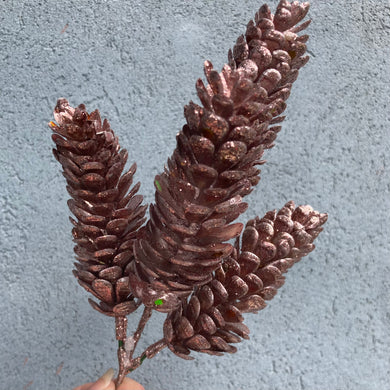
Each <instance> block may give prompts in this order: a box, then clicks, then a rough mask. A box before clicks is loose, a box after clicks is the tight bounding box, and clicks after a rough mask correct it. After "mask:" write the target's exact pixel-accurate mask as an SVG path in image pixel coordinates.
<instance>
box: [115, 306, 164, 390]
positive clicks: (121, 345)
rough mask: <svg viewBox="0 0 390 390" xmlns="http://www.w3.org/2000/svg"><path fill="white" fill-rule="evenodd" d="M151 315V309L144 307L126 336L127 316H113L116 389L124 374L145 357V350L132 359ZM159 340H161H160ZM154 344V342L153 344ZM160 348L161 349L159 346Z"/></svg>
mask: <svg viewBox="0 0 390 390" xmlns="http://www.w3.org/2000/svg"><path fill="white" fill-rule="evenodd" d="M151 315H152V309H151V308H149V307H145V308H144V311H143V313H142V316H141V318H140V320H139V323H138V326H137V329H136V331H135V332H134V334H133V335H132V336H131V337H127V318H126V317H124V316H118V317H115V334H116V339H117V340H118V364H119V371H118V376H117V378H116V380H115V388H116V389H118V388H119V386H120V384H121V383H122V382H123V379H124V378H125V376H126V374H127V373H129V372H131V371H133V370H135V369H136V368H137V367H139V366H140V365H141V364H142V362H143V360H144V359H145V358H146V351H147V350H146V351H145V352H144V353H143V354H142V355H141V356H139V357H137V358H135V359H133V355H134V351H135V348H136V347H137V344H138V341H139V339H140V337H141V335H142V332H143V330H144V328H145V325H146V323H147V322H148V321H149V319H150V317H151ZM160 342H161V340H160ZM153 345H154V344H153ZM159 347H161V346H160V345H158V346H157V348H159ZM161 349H163V348H162V347H161Z"/></svg>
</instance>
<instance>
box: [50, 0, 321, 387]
mask: <svg viewBox="0 0 390 390" xmlns="http://www.w3.org/2000/svg"><path fill="white" fill-rule="evenodd" d="M308 9H309V4H308V3H299V2H298V1H294V2H292V3H290V2H288V1H286V0H282V1H280V3H279V5H278V7H277V10H276V13H275V15H273V14H272V13H271V11H270V9H269V7H268V6H267V5H264V6H262V7H261V8H260V9H259V11H258V12H257V13H256V15H255V18H254V20H252V21H250V22H249V23H248V25H247V29H246V32H245V34H244V35H242V36H240V37H239V38H238V39H237V42H236V44H235V46H234V48H233V50H230V51H229V54H228V64H227V65H225V66H224V67H223V69H222V72H220V73H219V72H217V71H216V70H214V69H213V66H212V64H211V63H210V62H209V61H206V62H205V65H204V72H205V76H206V79H207V82H208V84H207V85H205V84H204V83H203V82H202V80H200V79H199V80H198V81H197V83H196V91H197V95H198V97H199V99H200V102H201V104H202V105H201V106H200V105H197V104H195V103H194V102H190V103H189V104H188V105H187V106H186V107H185V108H184V115H185V118H186V124H185V125H184V127H183V129H182V131H180V132H179V134H178V135H177V146H176V149H175V150H174V152H173V154H172V156H171V157H170V158H169V159H168V161H167V165H166V167H165V169H164V172H162V173H161V174H160V175H157V176H156V178H155V181H154V184H155V188H156V192H155V203H154V204H152V205H151V206H150V218H149V220H148V221H147V223H146V224H145V225H144V222H145V220H146V218H145V217H144V215H145V211H146V206H145V205H142V196H141V195H137V192H138V189H139V183H137V184H135V185H134V186H133V187H132V188H130V187H131V185H132V181H133V175H134V173H135V171H136V165H135V164H133V165H132V166H131V167H130V169H129V170H128V171H127V172H126V173H122V172H123V170H124V167H125V164H126V161H127V152H126V150H124V149H121V148H120V146H119V143H118V139H117V137H116V136H115V135H114V133H113V131H112V130H111V128H110V125H109V124H108V122H107V120H104V121H103V123H102V122H101V119H100V115H99V112H98V111H97V110H96V111H94V112H92V113H90V114H88V112H87V111H86V109H85V106H84V105H80V106H78V107H77V108H73V107H71V106H70V105H69V103H68V102H67V100H65V99H60V100H58V102H57V106H56V107H55V110H54V117H55V120H56V122H57V124H55V123H54V122H51V123H50V124H49V126H50V127H51V128H52V130H53V132H54V134H53V141H54V142H55V144H56V148H55V149H54V155H55V157H56V159H57V160H58V161H59V162H60V163H61V165H62V167H63V174H64V176H65V178H66V181H67V184H68V186H67V189H68V192H69V194H70V196H71V197H72V199H71V200H69V202H68V205H69V208H70V210H71V212H72V213H73V214H74V216H75V217H76V219H73V218H71V222H72V224H73V226H74V227H73V230H72V233H73V238H74V241H75V243H76V246H75V253H76V259H77V263H75V267H76V269H75V270H74V274H75V276H76V277H77V279H78V281H79V283H80V284H81V286H83V287H84V288H85V289H86V290H87V291H88V292H90V293H92V294H93V295H94V296H95V297H96V298H97V299H98V301H99V302H95V301H93V300H90V303H91V305H92V307H93V308H94V309H96V310H98V311H99V312H101V313H103V314H105V315H108V316H111V317H115V324H116V327H115V329H116V338H117V340H118V360H119V373H118V377H117V380H116V385H117V388H118V387H119V385H120V384H121V382H122V380H123V378H124V376H125V375H126V374H127V373H129V372H131V371H133V370H134V369H136V368H137V367H138V366H139V365H140V364H142V362H143V361H144V360H145V359H146V358H152V357H153V356H155V355H156V354H157V353H158V352H159V351H161V350H162V349H163V348H165V347H166V346H167V347H168V348H169V349H170V350H171V351H172V352H174V353H175V354H176V355H178V356H180V357H182V358H184V359H192V356H191V355H190V353H191V351H197V352H204V353H208V354H211V355H222V354H223V353H225V352H227V353H234V352H235V351H236V347H235V346H234V345H232V344H235V343H238V342H240V341H242V339H248V338H249V329H248V327H247V326H246V325H245V324H244V323H243V320H244V318H243V314H244V313H256V312H258V311H259V310H262V309H263V308H264V307H265V306H266V301H267V300H270V299H272V298H273V297H274V296H275V294H276V292H277V290H278V289H279V288H280V287H281V286H282V285H283V284H284V274H285V273H286V272H287V270H288V269H289V268H290V267H291V266H292V265H293V264H295V263H296V262H298V261H299V260H300V259H301V258H302V257H304V256H305V255H307V254H308V253H309V252H311V251H312V250H313V249H314V245H313V241H314V239H315V238H316V237H317V236H318V234H319V233H320V232H321V230H322V226H323V224H324V223H325V222H326V219H327V215H326V214H321V213H319V212H317V211H314V210H313V208H311V207H310V206H299V207H296V206H295V205H294V203H293V202H288V203H287V204H286V205H285V206H284V207H282V208H281V209H280V210H279V211H277V210H274V211H270V212H268V213H266V214H265V216H264V217H263V218H261V219H260V218H259V217H256V218H254V219H252V220H250V221H248V223H247V224H246V226H245V228H244V226H243V224H241V223H235V222H234V221H235V219H237V217H238V216H239V215H240V214H242V213H243V212H244V211H246V209H247V207H248V205H247V203H245V202H244V201H243V197H244V196H246V195H248V194H249V193H250V192H251V191H252V189H253V186H255V185H256V184H257V183H258V182H259V180H260V177H259V174H260V169H259V168H258V166H259V165H262V164H263V163H264V162H265V161H264V160H262V156H263V152H264V150H266V149H270V148H272V147H273V146H274V141H275V139H276V137H277V134H278V133H279V131H280V130H281V126H280V122H282V121H283V119H284V117H283V116H282V115H281V114H282V113H283V111H284V109H285V107H286V100H287V99H288V97H289V95H290V91H291V88H292V84H293V82H294V81H295V80H296V79H297V77H298V70H299V69H300V68H301V67H302V66H303V65H305V64H306V62H307V61H308V56H306V55H305V52H306V45H305V43H306V41H307V39H308V36H307V35H298V33H300V32H301V31H303V30H304V29H305V28H306V27H307V26H308V25H309V23H310V21H306V22H303V23H301V21H302V20H303V18H304V17H305V16H306V14H307V12H308ZM299 23H301V24H299ZM241 233H242V234H241ZM240 235H241V237H240ZM232 239H235V243H234V245H233V244H231V243H229V242H228V241H230V240H232ZM141 304H142V305H143V306H144V311H143V314H142V316H141V319H140V322H139V324H138V327H137V329H136V331H135V333H134V334H133V335H132V336H131V337H128V336H127V318H126V316H127V315H128V314H130V313H132V312H133V311H135V310H136V309H137V308H138V307H139V306H140V305H141ZM153 310H158V311H160V312H164V313H167V318H166V320H165V322H164V326H163V337H162V339H161V340H158V341H157V342H155V343H153V344H152V345H150V346H149V347H148V348H147V349H146V350H145V351H144V352H143V353H142V354H141V355H140V356H138V357H136V358H134V357H133V354H134V350H135V348H136V346H137V343H138V341H139V338H140V337H141V334H142V332H143V329H144V327H145V324H146V323H147V321H148V320H149V318H150V316H151V315H152V312H153Z"/></svg>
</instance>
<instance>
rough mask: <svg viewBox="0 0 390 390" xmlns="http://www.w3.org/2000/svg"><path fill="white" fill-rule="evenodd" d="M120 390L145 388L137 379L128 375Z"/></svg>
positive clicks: (142, 389) (143, 389)
mask: <svg viewBox="0 0 390 390" xmlns="http://www.w3.org/2000/svg"><path fill="white" fill-rule="evenodd" d="M118 390H145V388H144V387H143V386H142V385H141V384H140V383H138V382H136V381H135V380H133V379H130V378H127V377H126V378H125V379H124V380H123V382H122V384H121V385H120V386H119V389H118Z"/></svg>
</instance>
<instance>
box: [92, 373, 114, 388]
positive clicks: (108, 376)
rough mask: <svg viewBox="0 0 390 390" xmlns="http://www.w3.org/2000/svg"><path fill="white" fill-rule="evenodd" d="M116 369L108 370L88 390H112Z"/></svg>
mask: <svg viewBox="0 0 390 390" xmlns="http://www.w3.org/2000/svg"><path fill="white" fill-rule="evenodd" d="M114 374H115V372H114V369H112V368H110V369H109V370H107V371H106V372H105V373H104V374H103V375H102V376H101V377H100V378H99V379H98V380H97V381H96V382H95V383H94V384H93V385H92V386H91V387H89V388H88V390H112V389H114V388H115V387H114V388H113V387H112V383H113V382H112V378H113V377H114Z"/></svg>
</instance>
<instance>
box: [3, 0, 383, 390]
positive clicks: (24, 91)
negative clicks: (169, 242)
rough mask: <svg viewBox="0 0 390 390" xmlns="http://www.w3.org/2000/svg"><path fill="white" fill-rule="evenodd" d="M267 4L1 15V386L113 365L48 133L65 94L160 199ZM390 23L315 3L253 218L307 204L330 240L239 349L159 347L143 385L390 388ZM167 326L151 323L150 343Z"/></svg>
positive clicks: (296, 273) (149, 5)
mask: <svg viewBox="0 0 390 390" xmlns="http://www.w3.org/2000/svg"><path fill="white" fill-rule="evenodd" d="M276 3H277V1H276V0H269V4H270V5H271V6H272V8H273V9H275V6H276ZM260 5H261V2H260V1H259V0H241V1H237V0H198V1H189V0H170V1H161V0H145V1H125V0H121V1H114V0H113V1H103V0H100V1H97V0H96V1H91V0H88V1H87V0H86V1H79V0H78V1H77V0H62V1H55V0H41V1H27V0H21V1H12V0H6V1H2V2H1V3H0V58H1V59H0V96H1V106H0V134H1V142H0V206H1V212H0V249H1V260H0V313H1V321H0V334H1V342H0V388H1V389H4V390H10V389H15V390H16V389H27V388H28V389H30V390H45V389H60V390H62V389H63V390H65V389H70V388H72V387H73V386H76V385H78V384H81V383H83V382H86V381H89V380H92V379H94V378H97V376H99V375H100V374H101V373H103V372H104V371H105V370H106V369H108V368H109V367H116V356H115V347H116V343H115V340H114V328H113V321H112V320H111V319H109V318H104V317H103V316H102V315H101V314H99V313H97V312H95V311H93V310H92V309H91V308H90V306H89V304H88V303H87V297H88V296H87V293H86V292H85V291H84V290H83V289H82V288H81V287H78V284H77V282H76V280H75V279H74V277H73V275H72V273H71V269H72V263H73V259H72V258H73V251H72V248H73V244H72V241H71V235H70V230H71V227H70V224H69V222H68V214H69V213H68V210H67V207H66V199H67V193H66V191H65V180H64V178H63V177H62V176H61V174H60V173H59V165H58V164H57V163H56V162H55V160H54V158H53V157H52V154H51V148H52V143H51V140H50V130H49V129H48V128H47V127H46V125H47V122H48V121H49V120H51V118H52V117H51V113H52V109H53V107H54V105H55V103H56V99H57V98H58V97H60V96H64V97H67V98H68V99H69V100H70V102H71V103H72V104H73V105H77V104H79V103H81V102H84V103H86V105H87V108H88V109H89V110H91V111H92V110H93V109H95V108H99V109H100V110H101V113H102V115H103V116H104V117H108V118H109V119H110V122H111V125H112V127H113V129H114V130H115V131H116V133H117V134H118V135H119V137H120V139H121V142H122V145H123V146H125V147H127V148H128V150H129V153H130V158H129V160H130V161H137V163H138V167H139V168H138V172H137V179H139V180H142V183H143V185H142V187H141V192H142V193H143V194H144V195H145V199H146V201H147V202H151V201H152V200H153V185H152V178H153V176H154V175H155V174H156V173H158V172H160V171H161V169H162V167H163V165H164V163H165V161H166V158H167V157H168V156H169V155H170V154H171V151H172V149H173V147H174V145H175V134H176V132H177V131H178V130H179V129H180V128H181V126H182V124H183V111H182V110H183V109H182V107H183V105H184V104H186V103H187V102H188V101H189V100H190V99H195V88H194V83H195V80H196V79H197V78H198V77H199V76H202V66H203V61H204V60H205V59H210V60H211V61H212V62H213V63H214V65H215V66H216V67H217V68H219V69H220V68H221V66H222V65H223V63H224V62H225V61H226V53H227V51H228V49H229V47H232V45H233V44H234V42H235V39H236V37H237V36H238V35H239V34H241V33H242V32H243V31H244V27H245V25H246V23H247V21H248V20H249V19H250V18H251V17H252V16H253V15H254V12H255V11H256V10H257V9H258V7H259V6H260ZM389 15H390V3H389V1H373V0H372V1H370V0H362V1H357V0H355V1H353V0H345V1H337V0H332V1H319V0H313V1H312V8H311V11H310V15H309V16H310V17H311V18H312V20H313V23H312V25H311V26H310V29H309V32H310V34H311V39H310V42H309V49H310V52H311V54H312V58H311V60H310V62H309V64H308V65H307V66H306V67H305V68H304V70H303V71H302V72H301V76H300V79H299V81H298V82H297V83H296V84H295V86H294V89H293V94H292V96H291V97H290V100H289V104H288V109H287V115H288V119H287V120H286V121H285V123H284V127H283V131H282V133H281V134H280V136H279V139H278V141H277V146H276V147H275V148H274V149H273V150H271V151H269V152H268V153H267V155H266V158H267V160H268V163H267V164H266V165H265V166H264V168H263V172H262V180H261V182H260V184H259V186H258V187H257V188H256V189H255V191H254V192H253V193H252V194H251V195H250V197H249V199H248V201H249V202H250V209H249V210H248V212H247V214H246V218H250V217H253V216H254V215H256V214H260V215H262V214H263V213H264V212H265V211H267V210H269V209H272V208H276V207H278V208H279V207H281V206H282V205H283V204H284V202H285V201H287V200H289V199H294V200H296V202H297V203H300V204H302V203H309V204H312V205H313V206H314V207H315V208H316V209H318V210H321V211H326V212H328V213H329V221H328V223H327V225H326V229H325V231H324V233H323V234H322V236H321V237H320V238H319V239H318V241H317V249H316V250H315V252H313V253H312V254H311V255H310V256H309V257H308V258H306V259H305V260H304V261H302V262H301V263H299V264H298V265H296V266H295V267H294V268H293V269H292V270H291V271H290V272H289V274H288V275H287V282H286V284H285V286H284V287H283V288H282V291H281V292H280V293H279V294H278V296H277V297H276V298H275V299H274V300H273V301H271V302H270V304H269V307H268V308H266V309H265V310H264V311H262V312H261V313H259V314H257V315H248V316H247V319H246V322H247V324H248V325H249V327H250V328H251V332H252V333H251V335H252V336H251V340H250V341H246V342H243V343H242V344H241V345H239V349H238V352H237V354H235V355H228V356H224V357H209V356H204V355H202V354H199V355H197V356H196V360H195V361H194V362H186V361H182V360H180V359H179V358H177V357H175V356H174V355H173V354H171V353H170V352H169V351H163V352H162V353H161V354H160V355H159V356H157V357H156V358H154V359H153V360H151V361H146V362H145V363H144V365H143V366H142V367H141V368H140V369H139V370H137V371H136V372H135V374H134V376H133V377H134V378H135V379H136V380H138V381H140V382H142V383H143V384H144V386H145V388H146V389H148V390H160V389H163V390H168V389H169V390H181V389H186V390H196V389H199V388H205V389H208V390H222V389H235V390H238V389H242V390H265V389H267V390H270V389H272V390H282V389H283V390H293V389H294V390H295V389H302V390H303V389H306V390H327V389H332V390H336V389H337V390H349V389H351V390H352V389H353V390H385V389H388V388H389V383H390V355H389V349H390V331H389V329H390V307H389V298H390V294H389V289H390V281H389V272H390V239H389V236H390V234H389V233H390V229H389V218H390V212H389V208H390V197H389V195H390V194H389V191H390V184H389V183H390V171H389V157H388V156H389V153H390V141H389V140H390V138H389V125H390V114H389V103H390V102H389V96H390V79H389V74H390V67H389V64H390V62H389V58H390V56H389V55H390V50H389V38H390V33H389V32H390V16H389ZM66 26H67V28H65V27H66ZM62 30H65V31H62ZM162 320H163V316H161V315H155V316H154V319H153V320H152V321H151V323H150V325H148V327H147V329H146V335H145V338H147V339H148V340H149V341H150V342H152V341H155V340H157V339H158V338H159V337H160V335H161V324H162ZM131 324H133V326H135V319H134V318H133V319H132V318H130V326H131ZM61 367H62V369H61Z"/></svg>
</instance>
